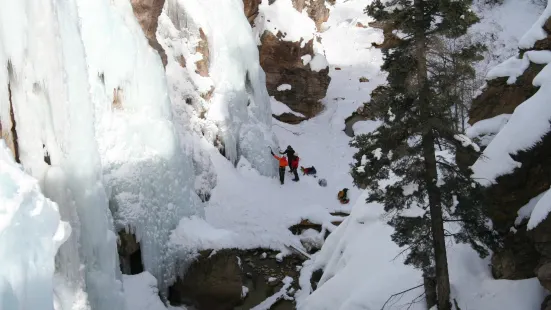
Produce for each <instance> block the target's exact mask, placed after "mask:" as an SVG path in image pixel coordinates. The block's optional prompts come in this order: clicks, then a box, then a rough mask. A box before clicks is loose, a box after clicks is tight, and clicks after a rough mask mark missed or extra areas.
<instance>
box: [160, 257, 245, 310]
mask: <svg viewBox="0 0 551 310" xmlns="http://www.w3.org/2000/svg"><path fill="white" fill-rule="evenodd" d="M242 287H243V278H242V272H241V268H240V266H239V262H238V259H237V256H236V255H235V253H234V252H233V251H231V250H222V251H219V252H217V253H216V254H213V255H211V252H210V251H204V252H202V253H201V254H200V255H199V257H198V259H197V260H196V261H195V262H194V263H192V265H191V266H190V267H189V269H188V270H187V271H186V273H185V275H184V277H183V278H181V277H179V278H178V279H177V280H176V282H175V283H174V284H173V285H172V286H171V287H170V289H169V300H170V302H171V304H176V305H181V304H186V305H193V306H194V307H196V308H197V309H198V310H230V309H233V308H234V307H235V306H237V305H239V304H240V303H241V299H242V295H241V294H242Z"/></svg>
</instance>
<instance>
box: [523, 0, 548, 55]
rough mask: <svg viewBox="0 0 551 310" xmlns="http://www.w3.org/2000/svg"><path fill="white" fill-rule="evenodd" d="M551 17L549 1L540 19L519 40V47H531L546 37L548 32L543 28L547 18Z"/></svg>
mask: <svg viewBox="0 0 551 310" xmlns="http://www.w3.org/2000/svg"><path fill="white" fill-rule="evenodd" d="M549 17H551V3H549V2H548V3H547V8H545V11H544V12H543V13H542V14H541V15H540V17H539V18H538V20H537V21H536V22H535V23H534V24H533V25H532V28H530V30H528V32H526V33H525V34H524V36H523V37H522V38H521V39H520V41H519V47H520V48H523V49H530V48H532V47H533V46H534V44H536V41H538V40H542V39H545V38H546V37H547V33H546V32H545V30H544V29H543V26H544V25H545V23H546V22H547V20H548V19H549Z"/></svg>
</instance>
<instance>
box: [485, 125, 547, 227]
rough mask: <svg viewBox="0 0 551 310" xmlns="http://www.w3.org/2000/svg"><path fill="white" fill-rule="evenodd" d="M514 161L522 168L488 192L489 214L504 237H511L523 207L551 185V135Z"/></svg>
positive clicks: (518, 154) (505, 177)
mask: <svg viewBox="0 0 551 310" xmlns="http://www.w3.org/2000/svg"><path fill="white" fill-rule="evenodd" d="M550 129H551V128H550ZM512 157H513V159H514V160H515V161H518V162H520V163H522V166H521V167H519V168H517V169H515V170H514V171H513V172H512V173H511V174H507V175H504V176H500V177H498V178H497V179H496V182H497V183H496V185H494V186H491V187H490V188H488V190H487V195H488V201H487V205H488V210H487V212H488V214H489V215H490V217H491V218H492V221H493V223H494V227H495V228H496V229H497V230H499V231H501V232H502V233H507V232H508V230H509V228H510V227H511V226H513V225H514V221H515V219H516V217H517V211H518V210H519V209H520V208H521V207H522V206H524V205H526V204H527V203H528V202H529V201H530V199H532V198H533V197H535V196H537V195H539V194H541V193H542V192H544V191H546V190H548V189H549V186H550V185H551V179H550V177H549V176H550V175H551V134H547V135H545V136H544V138H543V140H542V141H540V142H538V143H537V144H536V145H534V146H533V147H532V148H530V149H529V150H525V151H521V152H518V153H517V154H514V155H512Z"/></svg>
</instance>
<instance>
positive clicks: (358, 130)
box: [352, 120, 383, 135]
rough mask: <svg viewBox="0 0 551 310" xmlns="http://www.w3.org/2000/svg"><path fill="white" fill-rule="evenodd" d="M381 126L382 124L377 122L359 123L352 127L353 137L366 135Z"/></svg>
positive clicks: (366, 121)
mask: <svg viewBox="0 0 551 310" xmlns="http://www.w3.org/2000/svg"><path fill="white" fill-rule="evenodd" d="M382 124H383V122H382V121H379V120H376V121H373V120H365V121H359V122H356V123H355V124H354V125H352V130H354V135H361V134H368V133H372V132H374V131H375V130H377V128H379V126H381V125H382Z"/></svg>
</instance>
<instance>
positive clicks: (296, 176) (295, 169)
mask: <svg viewBox="0 0 551 310" xmlns="http://www.w3.org/2000/svg"><path fill="white" fill-rule="evenodd" d="M291 172H292V173H293V174H294V175H295V179H294V180H293V181H298V171H297V168H296V167H295V168H293V167H291Z"/></svg>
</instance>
